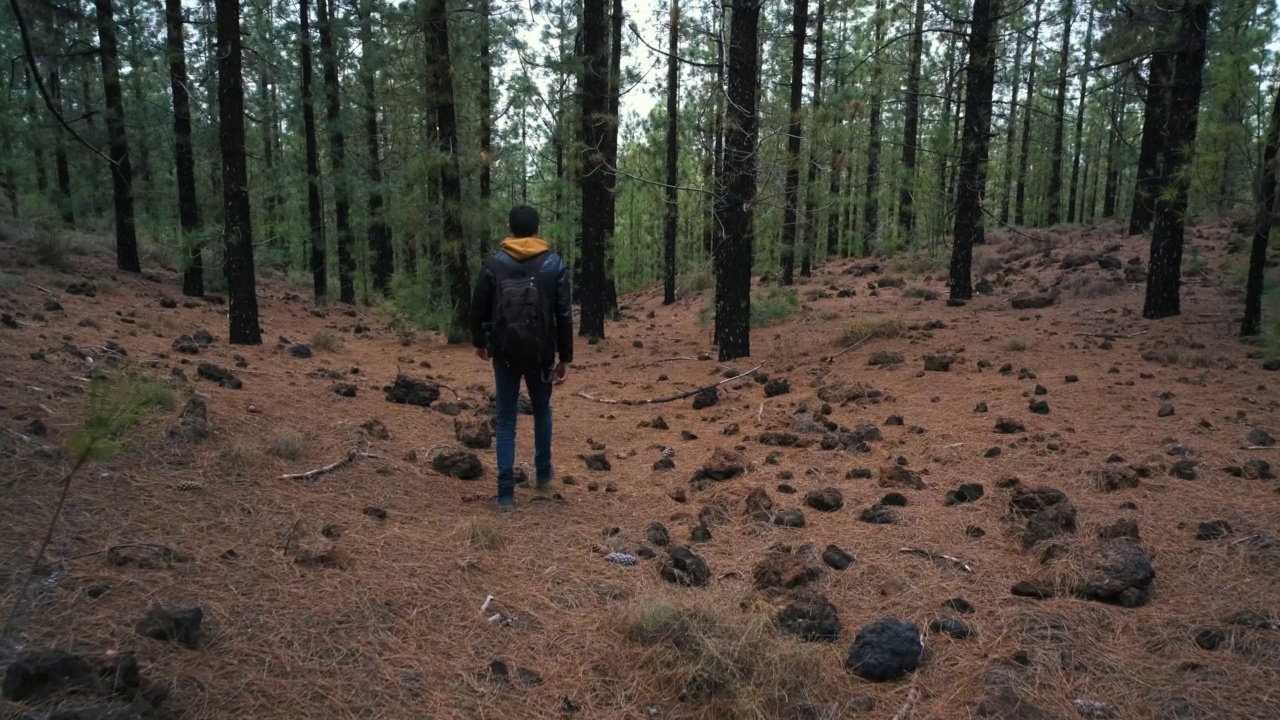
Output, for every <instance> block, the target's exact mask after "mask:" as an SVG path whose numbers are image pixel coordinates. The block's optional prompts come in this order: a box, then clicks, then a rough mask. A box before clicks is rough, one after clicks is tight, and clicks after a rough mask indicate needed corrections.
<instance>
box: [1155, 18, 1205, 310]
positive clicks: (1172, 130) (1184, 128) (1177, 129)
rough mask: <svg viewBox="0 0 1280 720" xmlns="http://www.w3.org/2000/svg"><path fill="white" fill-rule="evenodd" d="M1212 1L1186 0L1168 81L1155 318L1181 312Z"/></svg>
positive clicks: (1158, 177)
mask: <svg viewBox="0 0 1280 720" xmlns="http://www.w3.org/2000/svg"><path fill="white" fill-rule="evenodd" d="M1210 4H1211V2H1210V0H1184V3H1183V5H1182V7H1181V8H1180V10H1179V13H1178V15H1179V19H1180V27H1179V31H1178V53H1177V60H1176V62H1175V70H1174V73H1173V81H1172V82H1171V83H1169V85H1168V86H1167V87H1168V95H1169V103H1168V109H1167V111H1166V113H1165V117H1164V122H1163V123H1162V125H1163V128H1162V130H1163V131H1162V132H1161V137H1162V139H1163V143H1162V147H1161V148H1160V153H1161V154H1162V155H1163V161H1162V162H1160V163H1158V164H1157V167H1158V172H1157V174H1156V177H1155V178H1154V183H1153V184H1154V185H1155V188H1156V193H1155V198H1156V200H1155V215H1154V217H1153V218H1152V226H1151V257H1150V261H1149V262H1148V263H1147V297H1146V302H1145V303H1144V304H1143V306H1142V316H1143V317H1144V318H1147V319H1149V320H1155V319H1159V318H1164V317H1169V316H1171V315H1177V314H1179V313H1180V312H1181V297H1180V295H1179V293H1180V289H1181V284H1182V241H1183V230H1184V223H1185V214H1186V211H1187V188H1188V186H1189V185H1190V179H1189V178H1188V177H1187V175H1186V173H1185V169H1186V168H1187V167H1189V166H1190V165H1191V160H1192V158H1194V157H1195V143H1196V125H1197V122H1196V121H1197V115H1198V114H1199V110H1200V90H1201V85H1202V81H1201V75H1202V73H1203V72H1204V63H1205V52H1206V45H1207V42H1206V39H1207V36H1208V32H1209V8H1210Z"/></svg>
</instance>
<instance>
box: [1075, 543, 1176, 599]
mask: <svg viewBox="0 0 1280 720" xmlns="http://www.w3.org/2000/svg"><path fill="white" fill-rule="evenodd" d="M1155 579H1156V571H1155V568H1153V567H1152V566H1151V558H1150V556H1149V555H1148V554H1147V551H1146V550H1145V549H1144V548H1143V547H1142V546H1141V545H1139V544H1138V543H1137V542H1134V541H1133V540H1129V539H1119V540H1108V541H1105V542H1103V544H1102V547H1101V550H1100V557H1099V559H1098V560H1097V561H1096V562H1095V563H1094V565H1093V568H1092V569H1091V571H1090V573H1089V575H1088V577H1087V579H1086V580H1085V581H1084V583H1083V585H1082V586H1081V587H1080V588H1079V590H1078V592H1077V594H1079V595H1081V596H1082V597H1084V598H1086V599H1088V600H1096V601H1098V602H1104V603H1109V604H1112V605H1120V606H1122V607H1130V608H1131V607H1138V606H1140V605H1145V604H1147V602H1149V601H1150V600H1151V595H1152V592H1153V588H1152V585H1153V584H1154V583H1155Z"/></svg>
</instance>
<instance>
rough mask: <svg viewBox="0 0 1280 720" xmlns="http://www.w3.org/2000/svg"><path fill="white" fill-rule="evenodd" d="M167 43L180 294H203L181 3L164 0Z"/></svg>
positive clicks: (176, 0)
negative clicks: (182, 258)
mask: <svg viewBox="0 0 1280 720" xmlns="http://www.w3.org/2000/svg"><path fill="white" fill-rule="evenodd" d="M164 8H165V27H166V29H167V38H168V43H169V84H170V86H171V88H172V91H173V150H174V168H175V174H176V176H177V181H178V224H179V225H180V226H181V227H182V234H183V237H182V243H183V246H184V247H186V248H187V258H186V267H185V268H183V271H182V294H183V295H187V296H189V297H200V296H202V295H204V260H203V257H202V255H203V253H202V252H201V246H200V241H199V239H198V238H197V237H196V236H195V231H196V229H197V228H198V227H199V226H200V203H199V199H198V198H197V197H196V161H195V148H194V147H193V146H192V145H191V93H190V90H188V88H187V53H186V43H185V41H184V39H183V19H182V0H165V4H164Z"/></svg>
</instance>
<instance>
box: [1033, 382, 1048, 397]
mask: <svg viewBox="0 0 1280 720" xmlns="http://www.w3.org/2000/svg"><path fill="white" fill-rule="evenodd" d="M1032 392H1033V393H1035V394H1036V395H1048V394H1049V388H1047V387H1045V386H1043V385H1040V384H1036V389H1035V390H1033V391H1032Z"/></svg>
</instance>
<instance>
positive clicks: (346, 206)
mask: <svg viewBox="0 0 1280 720" xmlns="http://www.w3.org/2000/svg"><path fill="white" fill-rule="evenodd" d="M330 2H332V0H317V1H316V21H317V23H318V24H319V28H318V29H319V30H320V63H321V65H322V66H323V67H324V104H325V121H326V124H327V125H328V130H329V161H330V165H331V166H332V167H333V214H334V226H335V227H336V229H337V232H338V300H339V301H340V302H344V303H348V304H352V303H355V301H356V286H355V280H354V276H355V269H356V261H355V257H354V256H353V255H352V254H351V242H352V240H351V192H350V190H349V178H348V177H347V140H346V133H344V132H343V130H342V96H341V88H340V87H339V84H338V56H337V51H336V50H335V49H334V46H333V19H334V18H333V16H332V15H331V13H330V7H329V3H330Z"/></svg>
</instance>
